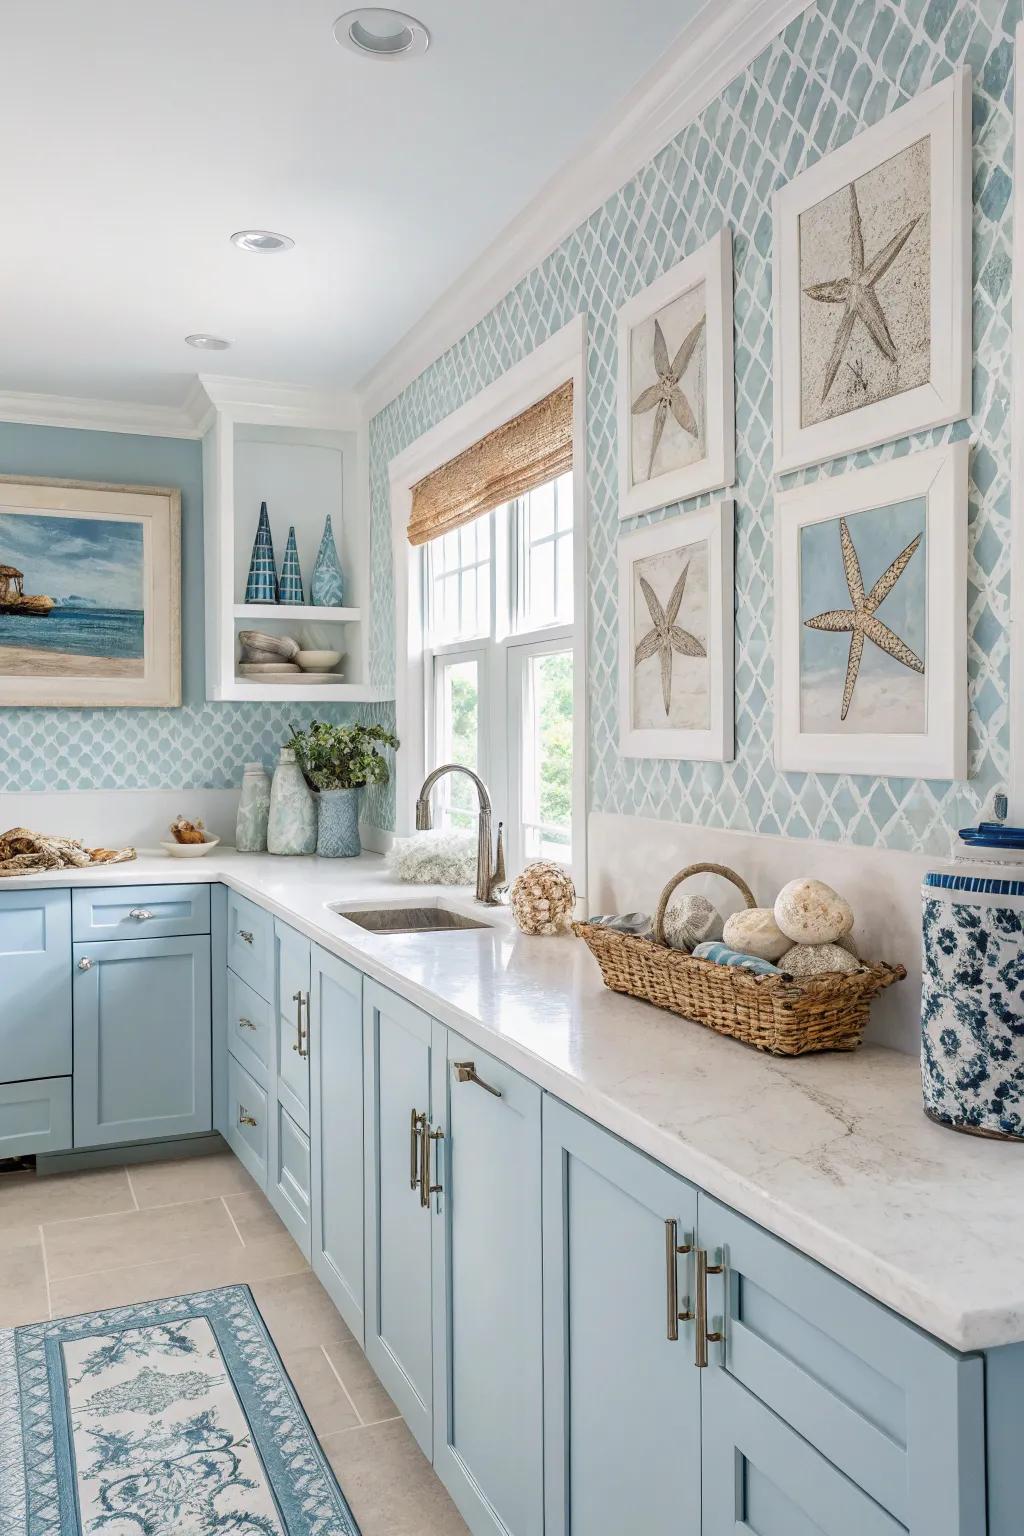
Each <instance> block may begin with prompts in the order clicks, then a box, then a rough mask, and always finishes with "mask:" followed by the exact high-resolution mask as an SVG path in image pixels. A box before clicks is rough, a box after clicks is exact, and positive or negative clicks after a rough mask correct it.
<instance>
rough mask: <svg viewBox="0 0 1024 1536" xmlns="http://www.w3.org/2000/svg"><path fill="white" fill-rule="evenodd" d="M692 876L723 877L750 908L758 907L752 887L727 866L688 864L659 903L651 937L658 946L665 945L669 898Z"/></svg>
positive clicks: (674, 878) (676, 876)
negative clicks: (730, 882) (677, 887)
mask: <svg viewBox="0 0 1024 1536" xmlns="http://www.w3.org/2000/svg"><path fill="white" fill-rule="evenodd" d="M691 875H721V876H722V878H723V879H724V880H731V881H732V883H733V885H734V886H735V887H736V889H737V890H738V891H739V893H740V895H741V896H742V897H743V900H744V901H745V902H746V904H747V906H748V907H756V906H757V902H756V901H755V900H754V893H753V891H752V890H751V889H750V886H749V885H748V884H747V882H746V881H745V880H744V879H743V877H742V875H738V874H737V873H736V871H735V870H734V869H730V868H729V867H728V865H727V864H688V865H687V866H686V868H685V869H681V870H680V871H679V873H678V875H673V876H672V879H671V880H670V881H669V883H668V885H666V887H665V889H664V890H663V891H662V893H661V900H660V901H659V902H658V910H657V912H656V913H655V917H654V930H653V933H652V935H651V937H652V938H653V939H654V942H655V943H656V944H664V942H665V913H666V912H667V911H668V904H669V898H670V897H671V895H672V892H673V891H674V890H675V888H676V886H677V885H682V883H683V881H684V880H689V878H690V876H691Z"/></svg>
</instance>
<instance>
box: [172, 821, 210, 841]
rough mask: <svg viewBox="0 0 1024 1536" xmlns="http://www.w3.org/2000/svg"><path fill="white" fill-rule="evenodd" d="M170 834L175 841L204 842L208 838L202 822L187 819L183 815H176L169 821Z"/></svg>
mask: <svg viewBox="0 0 1024 1536" xmlns="http://www.w3.org/2000/svg"><path fill="white" fill-rule="evenodd" d="M171 836H172V837H173V838H174V841H175V842H176V843H205V842H206V841H207V840H208V839H207V835H206V828H205V827H204V826H203V824H202V822H201V821H198V820H197V821H188V820H186V818H185V817H184V816H176V817H175V818H174V820H173V821H172V822H171Z"/></svg>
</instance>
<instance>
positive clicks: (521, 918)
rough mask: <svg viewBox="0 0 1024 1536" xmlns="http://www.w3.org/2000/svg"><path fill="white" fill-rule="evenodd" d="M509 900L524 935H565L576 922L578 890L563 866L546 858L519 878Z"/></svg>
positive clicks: (524, 871)
mask: <svg viewBox="0 0 1024 1536" xmlns="http://www.w3.org/2000/svg"><path fill="white" fill-rule="evenodd" d="M509 900H510V905H511V907H512V916H513V917H514V918H515V920H516V922H517V923H518V925H519V927H520V928H521V929H522V930H523V932H524V933H545V934H548V933H562V932H564V930H565V929H566V928H568V926H569V924H570V923H571V922H572V913H573V908H574V907H575V905H576V887H575V886H574V885H573V883H572V881H571V880H570V879H569V876H568V875H567V874H566V872H565V870H564V869H562V867H561V866H560V865H558V864H551V863H549V862H548V861H547V860H544V859H542V860H539V861H538V863H536V864H527V866H526V868H525V869H524V870H523V872H522V874H521V875H518V876H517V877H516V880H515V882H514V884H513V886H512V894H511V897H510V899H509Z"/></svg>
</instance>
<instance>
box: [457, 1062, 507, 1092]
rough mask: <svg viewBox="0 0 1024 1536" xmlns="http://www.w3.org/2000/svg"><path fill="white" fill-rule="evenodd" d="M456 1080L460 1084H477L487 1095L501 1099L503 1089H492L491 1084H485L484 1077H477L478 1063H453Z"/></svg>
mask: <svg viewBox="0 0 1024 1536" xmlns="http://www.w3.org/2000/svg"><path fill="white" fill-rule="evenodd" d="M452 1066H453V1067H454V1069H455V1077H456V1080H457V1081H458V1082H460V1083H476V1085H477V1087H478V1088H483V1089H484V1090H485V1092H487V1093H493V1094H494V1097H495V1098H496V1099H500V1098H501V1089H500V1088H492V1087H491V1085H490V1083H485V1082H484V1080H483V1078H482V1077H477V1075H476V1062H474V1061H453V1062H452Z"/></svg>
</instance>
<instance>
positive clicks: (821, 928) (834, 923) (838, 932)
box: [774, 880, 853, 944]
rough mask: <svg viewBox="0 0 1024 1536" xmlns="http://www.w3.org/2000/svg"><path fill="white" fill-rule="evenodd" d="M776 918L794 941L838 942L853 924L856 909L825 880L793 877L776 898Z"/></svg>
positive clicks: (803, 942) (806, 942)
mask: <svg viewBox="0 0 1024 1536" xmlns="http://www.w3.org/2000/svg"><path fill="white" fill-rule="evenodd" d="M774 911H775V921H776V922H777V923H778V925H779V927H780V928H781V929H782V932H783V933H784V934H786V936H787V937H788V938H790V939H792V941H793V943H794V944H835V943H836V942H837V940H839V939H841V938H842V937H843V935H844V934H847V933H849V931H850V929H851V928H852V927H853V911H852V909H851V907H850V904H849V902H847V901H844V900H843V898H842V897H841V896H839V895H838V894H837V893H836V892H835V891H834V890H833V889H832V887H831V886H830V885H826V884H825V882H824V880H791V881H790V882H789V884H788V885H784V886H783V887H782V890H781V891H780V892H779V894H778V896H776V898H775V908H774Z"/></svg>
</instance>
